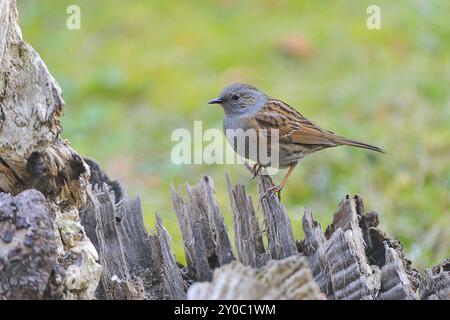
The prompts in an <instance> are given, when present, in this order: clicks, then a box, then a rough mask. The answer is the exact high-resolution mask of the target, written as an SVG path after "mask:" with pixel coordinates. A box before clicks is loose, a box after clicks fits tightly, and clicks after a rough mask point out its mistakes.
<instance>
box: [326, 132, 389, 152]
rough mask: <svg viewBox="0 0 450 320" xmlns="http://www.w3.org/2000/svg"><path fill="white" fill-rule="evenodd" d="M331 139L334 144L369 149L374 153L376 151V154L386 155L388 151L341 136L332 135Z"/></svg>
mask: <svg viewBox="0 0 450 320" xmlns="http://www.w3.org/2000/svg"><path fill="white" fill-rule="evenodd" d="M329 139H330V140H331V141H333V142H334V143H336V144H337V145H345V146H352V147H357V148H363V149H368V150H372V151H376V152H381V153H386V151H384V150H383V149H381V148H378V147H376V146H373V145H371V144H367V143H364V142H360V141H356V140H353V139H348V138H345V137H341V136H338V135H335V134H333V135H331V136H330V137H329Z"/></svg>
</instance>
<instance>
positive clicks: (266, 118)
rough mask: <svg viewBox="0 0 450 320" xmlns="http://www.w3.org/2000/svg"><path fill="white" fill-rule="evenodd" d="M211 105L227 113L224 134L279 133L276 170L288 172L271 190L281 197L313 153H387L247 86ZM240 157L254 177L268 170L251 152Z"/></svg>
mask: <svg viewBox="0 0 450 320" xmlns="http://www.w3.org/2000/svg"><path fill="white" fill-rule="evenodd" d="M208 103H209V104H220V105H221V106H222V107H223V110H224V112H225V118H224V121H223V127H224V130H236V129H242V130H244V131H245V130H249V129H252V130H255V131H256V132H260V131H265V132H267V130H271V129H272V130H273V129H276V130H278V138H279V140H278V152H279V154H278V165H277V166H278V167H279V168H289V170H288V172H287V173H286V175H285V176H284V178H283V180H282V182H281V184H280V185H279V186H274V187H273V188H271V191H274V192H277V193H278V196H280V191H281V189H282V188H283V187H284V185H285V184H286V181H287V180H288V178H289V176H290V174H291V173H292V171H293V169H294V168H295V166H296V165H297V162H298V161H299V160H300V159H301V158H303V157H305V156H307V155H308V154H310V153H313V152H316V151H319V150H322V149H326V148H331V147H337V146H341V145H347V146H352V147H358V148H364V149H369V150H373V151H377V152H382V153H384V151H383V150H382V149H380V148H378V147H375V146H372V145H370V144H366V143H363V142H359V141H356V140H353V139H348V138H344V137H342V136H339V135H336V134H335V133H333V132H331V131H328V130H324V129H322V128H320V127H319V126H318V125H316V124H315V123H313V122H312V121H310V120H308V119H306V118H305V117H304V116H302V115H301V114H300V113H299V112H298V111H297V110H295V109H294V108H292V107H291V106H289V105H288V104H287V103H285V102H283V101H281V100H278V99H275V98H272V97H270V96H268V95H266V94H265V93H263V92H261V91H259V90H258V89H256V88H254V87H252V86H250V85H247V84H231V85H229V86H227V87H226V88H225V89H223V90H222V92H221V94H220V96H219V97H218V98H216V99H214V100H211V101H209V102H208ZM262 129H266V130H262ZM227 139H228V141H229V142H230V144H231V145H232V146H233V148H234V150H235V151H237V152H238V153H239V150H237V149H236V141H235V140H233V141H230V139H229V138H228V135H227ZM267 150H269V149H267ZM240 155H241V156H243V157H244V158H247V159H249V158H250V159H251V160H253V161H255V162H256V164H255V166H254V167H253V174H254V176H256V175H258V172H259V170H260V168H261V166H266V165H264V164H262V163H261V162H260V161H259V160H258V158H255V157H252V156H250V155H249V154H248V152H245V153H242V152H241V153H240Z"/></svg>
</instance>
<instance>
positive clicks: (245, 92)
mask: <svg viewBox="0 0 450 320" xmlns="http://www.w3.org/2000/svg"><path fill="white" fill-rule="evenodd" d="M265 96H266V95H265V94H264V93H263V92H261V91H259V90H258V89H256V88H255V87H252V86H251V85H248V84H241V83H233V84H231V85H229V86H227V87H225V88H224V89H223V90H222V92H221V93H220V95H219V97H217V98H216V99H213V100H211V101H209V102H208V103H209V104H220V105H221V106H222V107H223V110H224V111H225V113H226V114H228V113H244V112H247V111H249V110H250V109H252V108H255V107H256V106H257V105H258V104H260V103H263V101H264V99H265Z"/></svg>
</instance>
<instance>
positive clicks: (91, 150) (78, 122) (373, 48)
mask: <svg viewBox="0 0 450 320" xmlns="http://www.w3.org/2000/svg"><path fill="white" fill-rule="evenodd" d="M372 3H373V1H352V2H350V1H333V2H329V1H302V2H300V1H298V2H294V1H287V2H284V1H275V0H270V1H269V0H266V1H246V2H245V4H243V3H242V2H240V1H232V0H216V1H196V2H188V1H162V0H161V1H137V0H136V1H111V0H107V1H106V0H97V1H88V0H84V1H76V0H69V1H67V0H58V1H56V0H53V1H49V0H40V1H19V14H20V22H21V26H22V30H23V34H24V38H25V39H26V41H28V42H29V43H31V44H32V45H33V46H34V48H35V49H36V50H37V51H38V52H39V53H40V55H41V56H42V58H43V60H44V61H45V62H46V64H47V65H48V67H49V70H50V71H51V72H52V74H53V75H54V77H55V78H56V79H57V81H58V82H59V83H60V85H61V87H62V89H63V93H64V99H65V102H66V107H65V116H64V118H63V127H64V132H63V137H64V138H68V139H69V140H70V141H71V143H72V146H73V147H74V148H75V149H76V150H77V151H79V152H80V153H81V154H83V155H84V156H86V157H90V158H93V159H96V160H97V161H99V163H100V164H101V166H102V167H103V168H104V169H105V171H106V172H107V173H108V174H109V175H110V176H111V177H112V178H119V179H120V180H121V181H122V182H123V183H124V184H126V186H127V187H128V191H129V193H130V195H132V196H137V195H139V196H140V197H141V200H142V202H143V207H144V212H145V222H146V225H147V226H148V227H152V226H153V223H154V213H155V212H158V213H160V214H161V216H162V218H163V221H164V224H165V225H166V227H167V229H168V230H169V232H170V234H171V235H172V237H173V242H174V243H173V246H174V250H175V252H176V255H177V258H178V259H179V260H180V261H183V260H184V257H183V250H182V240H181V238H180V231H179V229H178V224H177V220H176V215H175V213H174V211H173V209H172V206H171V200H170V196H169V185H170V182H171V181H172V182H173V183H174V184H175V185H179V184H183V183H184V182H186V181H188V182H189V183H191V184H195V183H197V182H198V180H199V178H200V176H201V174H202V173H205V174H209V175H211V176H212V177H213V179H214V181H215V185H216V189H217V198H218V201H219V203H220V205H221V208H222V212H223V214H224V215H225V218H226V221H227V223H228V225H229V229H232V222H231V221H232V220H231V211H230V205H229V202H228V198H227V196H226V187H225V179H224V171H225V170H226V171H227V172H228V173H229V174H230V176H231V179H232V181H233V182H242V183H244V184H245V185H246V186H247V188H248V191H249V193H250V194H252V196H253V198H254V199H256V197H257V190H256V183H255V182H254V181H250V174H249V173H248V172H247V171H246V169H245V168H244V167H243V166H238V165H180V166H176V165H174V164H172V163H171V160H170V152H171V148H172V147H173V145H174V144H175V143H174V142H172V141H171V140H170V137H171V133H172V131H173V130H174V129H176V128H187V129H189V130H192V128H193V121H194V120H203V121H204V123H203V128H204V129H206V128H219V129H221V128H222V118H223V112H222V110H221V109H220V108H219V107H214V106H210V105H207V104H206V102H207V101H208V100H209V99H212V98H214V97H216V96H217V94H218V93H219V92H220V90H221V89H222V87H224V86H225V85H226V84H228V83H230V82H246V83H250V84H253V85H254V86H256V87H258V88H260V89H261V90H263V91H265V92H266V93H268V94H270V95H272V96H275V97H278V98H280V99H283V100H284V101H286V102H288V103H289V104H291V105H293V106H295V107H296V108H297V109H298V110H299V111H300V112H302V113H303V114H304V115H305V116H307V117H309V118H311V119H312V120H313V121H315V122H316V123H318V124H319V125H321V126H323V127H325V128H327V129H329V130H332V131H335V132H337V133H339V134H341V135H346V136H349V137H353V138H358V139H360V140H363V141H366V142H369V143H372V144H375V145H378V146H381V147H383V148H385V149H386V150H387V151H388V154H387V155H379V154H373V153H370V152H367V151H364V150H360V149H353V148H346V147H341V148H335V149H330V150H326V151H322V152H319V153H316V154H314V155H312V156H310V157H307V158H306V159H304V160H303V161H302V162H301V163H300V166H298V168H297V169H296V170H295V172H294V174H293V176H292V178H291V179H290V181H289V183H288V185H287V187H286V189H285V190H284V193H283V202H284V205H285V206H286V208H287V211H288V212H289V213H290V216H291V218H292V219H293V228H294V233H295V236H296V237H301V236H302V230H301V224H300V221H301V216H302V214H303V210H304V207H305V206H307V207H309V208H310V209H311V210H312V211H313V213H314V215H315V216H316V218H317V219H318V220H319V222H321V223H322V226H325V225H327V224H328V223H330V222H331V218H332V214H333V212H334V211H335V209H336V208H337V204H338V202H339V201H340V200H341V199H342V198H343V197H344V196H345V195H346V194H355V193H358V194H360V195H361V196H362V197H363V198H364V199H365V206H366V210H368V209H371V210H376V211H378V212H379V213H380V214H381V217H380V220H381V227H382V229H383V230H385V231H387V232H388V233H389V234H391V235H392V236H394V237H397V238H398V239H400V240H401V241H402V243H403V244H404V246H405V248H406V253H407V256H408V257H409V258H410V259H412V260H413V261H414V264H415V266H416V267H418V268H424V267H426V266H431V265H433V264H436V263H438V262H439V261H441V260H443V259H445V258H448V257H449V256H450V208H449V204H450V196H449V193H450V192H449V190H450V97H449V84H450V24H449V22H448V17H449V14H450V2H449V1H445V0H443V1H396V2H394V1H377V4H378V5H379V6H380V8H381V26H382V28H381V30H368V29H367V27H366V19H367V17H368V14H367V13H366V8H367V7H368V6H369V5H370V4H372ZM73 4H75V5H78V6H79V7H80V8H81V29H80V30H69V29H67V28H66V19H67V18H68V16H69V15H68V14H67V13H66V9H67V7H68V6H69V5H73ZM279 179H281V174H279V175H278V176H276V177H275V180H276V181H278V180H279ZM259 210H260V208H259ZM259 214H260V215H261V212H259Z"/></svg>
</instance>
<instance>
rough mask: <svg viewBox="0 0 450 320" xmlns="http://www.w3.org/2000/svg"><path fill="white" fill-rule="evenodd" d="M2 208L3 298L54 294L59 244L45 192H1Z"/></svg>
mask: <svg viewBox="0 0 450 320" xmlns="http://www.w3.org/2000/svg"><path fill="white" fill-rule="evenodd" d="M0 208H1V209H0V300H3V299H43V298H45V297H51V292H50V291H51V289H52V288H51V285H52V284H51V283H50V281H49V280H50V278H51V277H50V275H51V273H52V271H53V267H54V266H55V265H56V264H57V248H58V244H57V238H56V233H55V231H54V230H53V221H54V219H55V216H54V214H53V213H52V212H51V211H50V210H49V208H48V207H47V205H46V202H45V198H44V196H43V195H42V194H41V193H40V192H38V191H36V190H27V191H24V192H22V193H20V194H18V195H17V196H15V197H13V196H11V195H10V194H6V193H0ZM46 288H47V292H46Z"/></svg>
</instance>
